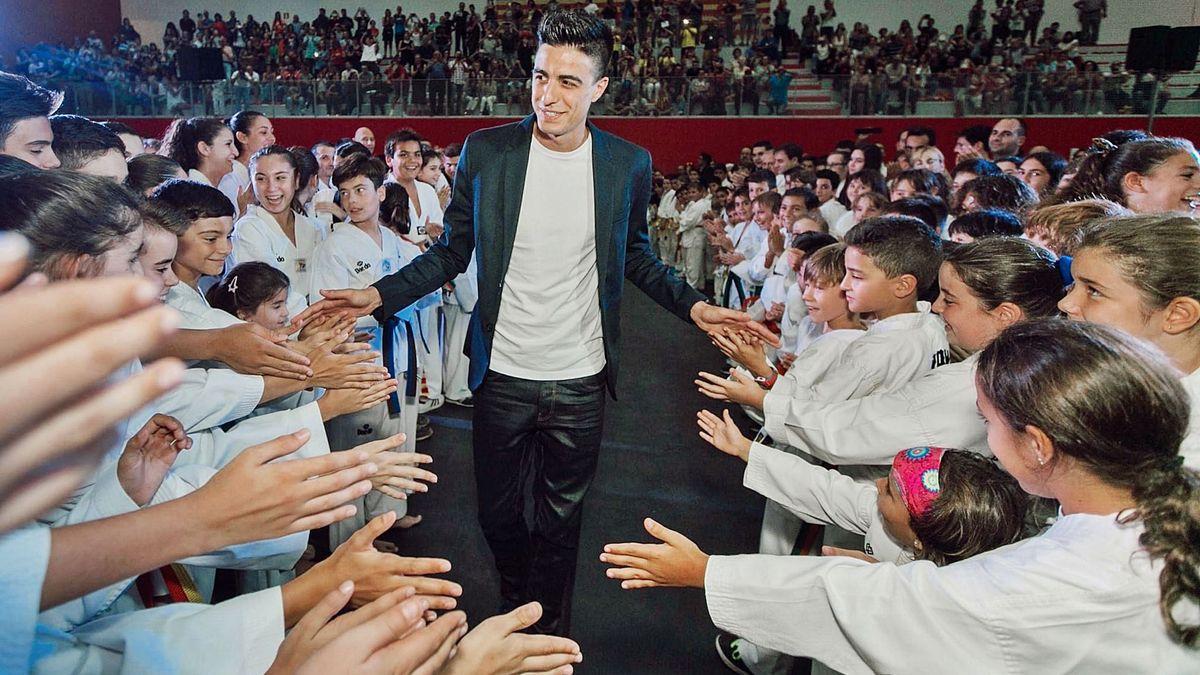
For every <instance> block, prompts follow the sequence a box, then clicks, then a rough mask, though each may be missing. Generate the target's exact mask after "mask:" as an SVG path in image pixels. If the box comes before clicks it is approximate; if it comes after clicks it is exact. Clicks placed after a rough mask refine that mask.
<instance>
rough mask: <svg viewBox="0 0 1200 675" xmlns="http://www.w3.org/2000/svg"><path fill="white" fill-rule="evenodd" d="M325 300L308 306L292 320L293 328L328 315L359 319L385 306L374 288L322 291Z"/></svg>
mask: <svg viewBox="0 0 1200 675" xmlns="http://www.w3.org/2000/svg"><path fill="white" fill-rule="evenodd" d="M321 296H322V297H323V298H324V299H323V300H318V301H316V302H314V303H313V304H311V305H309V306H308V309H306V310H304V311H303V312H300V313H299V314H297V315H296V316H295V317H294V318H293V319H292V325H293V326H301V325H304V324H305V323H307V322H308V321H309V320H311V319H315V318H317V317H321V316H325V315H328V314H342V315H345V316H351V317H355V318H358V317H360V316H366V315H368V314H370V313H371V312H374V311H375V309H376V308H378V307H379V306H380V305H382V304H383V298H381V297H379V291H378V290H377V289H376V288H375V287H374V286H368V287H366V288H361V289H355V288H343V289H339V290H334V291H321Z"/></svg>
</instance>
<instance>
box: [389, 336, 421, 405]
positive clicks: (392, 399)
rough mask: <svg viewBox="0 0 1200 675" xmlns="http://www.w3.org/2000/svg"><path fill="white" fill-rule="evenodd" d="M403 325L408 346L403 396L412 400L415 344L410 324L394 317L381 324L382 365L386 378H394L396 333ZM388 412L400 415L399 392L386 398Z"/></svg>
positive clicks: (415, 381) (414, 385)
mask: <svg viewBox="0 0 1200 675" xmlns="http://www.w3.org/2000/svg"><path fill="white" fill-rule="evenodd" d="M401 324H403V325H404V334H405V342H406V344H407V345H408V368H407V369H406V370H405V373H404V375H405V382H404V395H405V396H406V397H408V398H413V397H415V396H416V395H417V344H416V340H415V339H414V336H413V329H412V324H411V323H409V322H408V321H405V320H403V319H399V318H396V317H395V316H390V317H388V319H387V321H385V322H383V345H382V346H383V365H384V366H385V367H386V368H387V371H388V376H389V377H391V378H393V379H395V377H396V337H397V336H396V332H397V331H398V330H399V329H400V325H401ZM388 412H389V413H390V414H392V415H396V414H399V413H400V391H399V390H396V391H394V392H392V395H391V396H388Z"/></svg>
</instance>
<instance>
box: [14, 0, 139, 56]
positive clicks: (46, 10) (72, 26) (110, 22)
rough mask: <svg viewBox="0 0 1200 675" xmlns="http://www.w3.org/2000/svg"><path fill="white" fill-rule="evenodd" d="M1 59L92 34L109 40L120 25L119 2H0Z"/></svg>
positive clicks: (20, 0)
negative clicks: (0, 23) (40, 45)
mask: <svg viewBox="0 0 1200 675" xmlns="http://www.w3.org/2000/svg"><path fill="white" fill-rule="evenodd" d="M0 17H3V26H4V27H3V29H0V56H3V57H4V60H5V61H6V62H7V63H12V62H13V60H14V58H15V55H16V53H17V50H18V49H20V48H21V47H28V46H31V45H35V44H37V43H39V42H46V43H49V44H55V43H57V42H65V43H67V44H70V43H72V42H74V41H75V39H76V38H79V37H87V34H88V33H89V32H91V31H96V33H97V34H99V35H100V36H102V37H103V38H104V39H105V40H108V38H109V37H110V36H112V35H113V34H115V33H116V32H117V28H119V27H120V26H121V2H120V0H87V2H83V0H37V2H34V1H33V0H0Z"/></svg>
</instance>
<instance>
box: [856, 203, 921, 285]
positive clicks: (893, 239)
mask: <svg viewBox="0 0 1200 675" xmlns="http://www.w3.org/2000/svg"><path fill="white" fill-rule="evenodd" d="M845 241H846V246H853V247H854V248H857V249H858V250H859V251H861V252H862V253H863V255H866V256H867V257H869V258H870V259H871V263H872V264H873V265H875V266H876V267H878V268H879V269H880V270H882V271H883V273H884V274H886V275H887V276H888V278H889V279H895V278H896V277H899V276H902V275H905V274H911V275H913V277H915V278H916V280H917V295H918V296H924V295H925V292H926V291H928V290H929V289H930V288H932V287H933V284H935V283H936V282H937V274H938V268H939V267H941V265H942V238H941V237H940V236H938V233H937V232H935V231H934V229H933V228H932V227H930V226H929V225H927V224H926V223H925V222H924V221H922V220H920V219H917V218H913V217H912V216H880V217H878V218H867V219H866V220H864V221H862V222H861V223H859V224H857V225H855V226H854V227H852V228H850V231H849V232H847V233H846V238H845Z"/></svg>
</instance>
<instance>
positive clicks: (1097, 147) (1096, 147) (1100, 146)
mask: <svg viewBox="0 0 1200 675" xmlns="http://www.w3.org/2000/svg"><path fill="white" fill-rule="evenodd" d="M1116 149H1117V146H1116V144H1115V143H1113V142H1112V141H1110V140H1108V139H1107V138H1093V139H1092V147H1091V148H1089V150H1091V152H1093V153H1095V154H1097V155H1107V154H1108V153H1110V152H1113V151H1114V150H1116Z"/></svg>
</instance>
